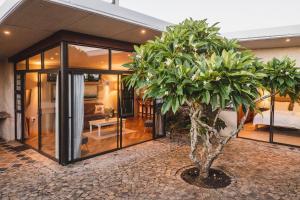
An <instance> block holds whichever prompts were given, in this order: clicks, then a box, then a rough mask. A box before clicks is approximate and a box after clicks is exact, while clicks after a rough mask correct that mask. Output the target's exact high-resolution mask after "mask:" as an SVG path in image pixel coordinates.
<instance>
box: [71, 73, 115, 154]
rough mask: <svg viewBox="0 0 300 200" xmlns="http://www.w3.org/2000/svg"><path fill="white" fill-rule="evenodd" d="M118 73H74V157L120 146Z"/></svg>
mask: <svg viewBox="0 0 300 200" xmlns="http://www.w3.org/2000/svg"><path fill="white" fill-rule="evenodd" d="M117 81H118V76H117V75H101V76H100V75H96V74H85V75H73V98H72V100H73V103H72V105H73V113H72V118H73V133H72V137H73V138H72V139H73V141H72V142H73V152H72V153H73V157H74V158H75V159H76V158H82V157H86V156H90V155H94V154H97V153H102V152H105V151H109V150H113V149H116V148H117V133H118V129H119V127H118V124H119V120H118V118H117V116H118V113H117V111H118V109H117V108H118V107H117V105H118V99H117V96H118V91H117V88H118V87H117Z"/></svg>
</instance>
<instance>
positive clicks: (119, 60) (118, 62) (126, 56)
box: [111, 51, 133, 70]
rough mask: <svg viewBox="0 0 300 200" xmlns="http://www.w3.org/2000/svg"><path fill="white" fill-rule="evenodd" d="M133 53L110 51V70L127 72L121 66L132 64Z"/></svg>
mask: <svg viewBox="0 0 300 200" xmlns="http://www.w3.org/2000/svg"><path fill="white" fill-rule="evenodd" d="M132 56H133V53H130V52H124V51H111V59H112V62H111V69H112V70H128V69H127V68H126V67H123V66H122V65H123V64H126V63H129V62H132Z"/></svg>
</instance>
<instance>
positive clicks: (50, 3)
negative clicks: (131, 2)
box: [0, 0, 170, 58]
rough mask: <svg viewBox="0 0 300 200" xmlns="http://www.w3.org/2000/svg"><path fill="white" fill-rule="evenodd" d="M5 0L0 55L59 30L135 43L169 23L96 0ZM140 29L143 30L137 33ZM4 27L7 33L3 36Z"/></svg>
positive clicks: (0, 29)
mask: <svg viewBox="0 0 300 200" xmlns="http://www.w3.org/2000/svg"><path fill="white" fill-rule="evenodd" d="M7 2H8V1H7ZM9 2H10V4H7V3H5V6H4V7H3V8H2V7H0V13H1V14H2V16H0V19H1V22H0V44H1V45H0V58H5V57H11V56H12V55H14V54H16V53H18V52H20V51H22V50H24V49H26V48H28V47H30V46H32V45H33V44H35V43H37V42H39V41H40V40H42V39H45V38H46V37H48V36H50V35H52V34H54V33H55V32H58V31H60V30H67V31H72V32H78V33H84V34H88V35H94V36H98V37H105V38H110V39H114V40H120V41H125V42H131V43H137V44H138V43H144V42H146V41H147V40H150V39H153V38H154V37H155V36H159V35H160V34H161V32H162V30H163V29H165V28H166V26H168V25H170V24H169V23H167V22H164V21H161V20H158V19H156V18H153V17H150V16H146V15H143V14H141V13H138V12H135V11H131V10H128V9H125V8H122V7H118V6H116V5H112V4H109V3H106V2H102V1H100V0H12V1H9ZM13 2H14V3H13ZM4 8H5V9H4ZM142 29H145V30H146V34H141V30H142ZM4 30H9V31H10V32H11V35H9V36H5V35H4V34H3V31H4Z"/></svg>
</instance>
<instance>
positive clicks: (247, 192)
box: [0, 138, 300, 200]
mask: <svg viewBox="0 0 300 200" xmlns="http://www.w3.org/2000/svg"><path fill="white" fill-rule="evenodd" d="M14 146H18V145H17V144H15V143H9V144H6V143H4V142H2V143H0V163H1V164H2V167H0V168H1V169H2V170H0V199H1V200H3V199H43V200H44V199H214V200H215V199H222V200H223V199H288V200H293V199H295V200H297V199H300V150H299V149H296V148H290V147H285V146H279V145H272V144H267V143H261V142H254V141H249V140H243V139H235V140H233V141H232V142H231V143H230V144H229V145H228V146H227V147H226V148H225V151H224V154H223V155H221V156H220V158H219V159H218V160H217V161H216V162H215V164H214V167H216V168H222V169H223V170H224V171H226V172H227V173H228V174H230V175H231V176H232V177H233V179H234V181H233V183H232V184H231V185H230V186H228V187H226V188H223V189H217V190H215V189H203V188H197V187H195V186H191V185H188V184H187V183H185V182H184V181H182V180H181V179H180V173H181V171H182V170H183V169H185V168H186V167H187V166H189V165H191V162H190V160H189V158H188V151H189V148H188V146H187V145H184V144H179V143H176V142H171V141H170V140H169V139H167V138H164V139H160V140H156V141H151V142H146V143H143V144H140V145H136V146H133V147H130V148H126V149H123V150H120V151H117V152H113V153H109V154H106V155H103V156H99V157H96V158H92V159H89V160H86V161H82V162H78V163H76V164H72V165H69V166H65V167H63V166H60V165H58V164H56V163H55V162H54V161H52V160H49V159H47V158H45V157H44V156H42V155H40V154H38V153H36V152H35V151H33V150H31V149H27V150H26V149H23V150H22V151H18V149H16V148H14ZM24 157H25V159H24Z"/></svg>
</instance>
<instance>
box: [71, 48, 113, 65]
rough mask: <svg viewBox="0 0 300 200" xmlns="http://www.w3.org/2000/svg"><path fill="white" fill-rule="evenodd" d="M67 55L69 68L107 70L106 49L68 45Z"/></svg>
mask: <svg viewBox="0 0 300 200" xmlns="http://www.w3.org/2000/svg"><path fill="white" fill-rule="evenodd" d="M68 55H69V56H68V59H69V60H68V61H69V67H70V68H90V69H105V70H108V68H109V67H108V66H109V51H108V50H107V49H100V48H94V47H87V46H79V45H69V46H68Z"/></svg>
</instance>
